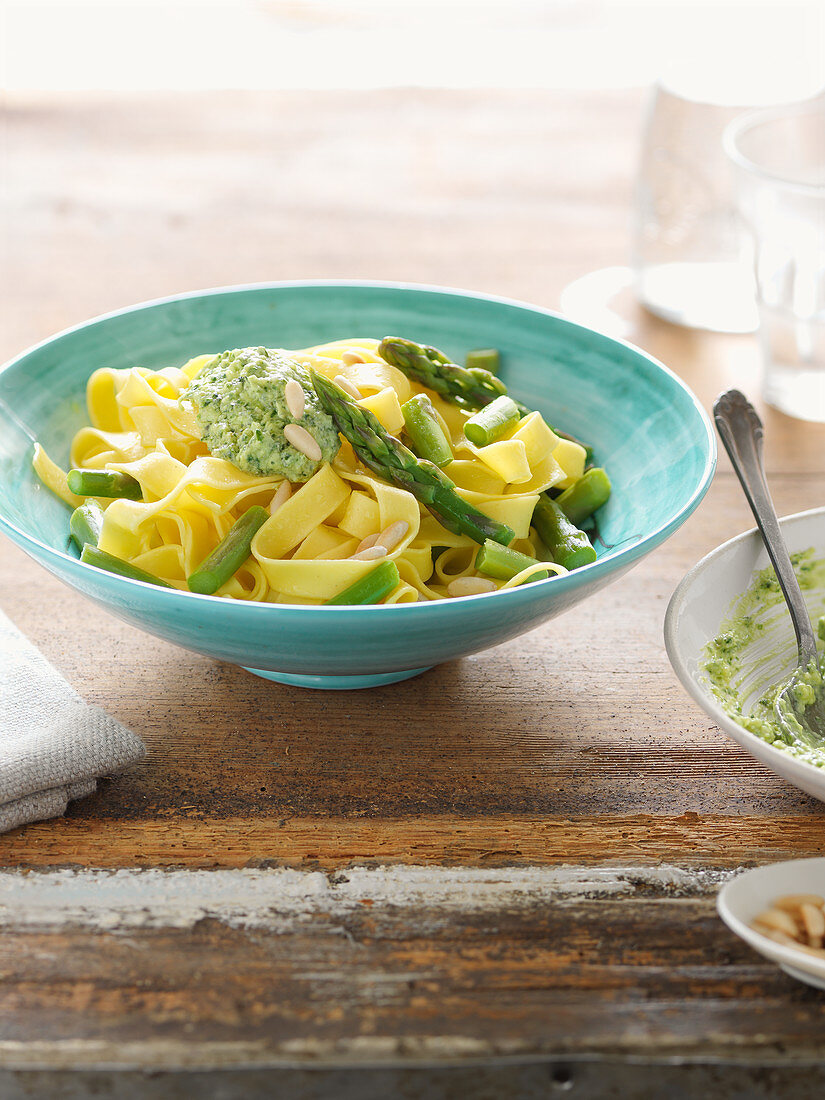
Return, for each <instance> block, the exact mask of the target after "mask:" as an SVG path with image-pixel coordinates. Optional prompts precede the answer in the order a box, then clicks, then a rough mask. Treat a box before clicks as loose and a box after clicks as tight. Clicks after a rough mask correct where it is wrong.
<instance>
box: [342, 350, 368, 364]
mask: <svg viewBox="0 0 825 1100" xmlns="http://www.w3.org/2000/svg"><path fill="white" fill-rule="evenodd" d="M341 362H342V363H346V365H347V366H348V367H351V366H353V365H354V364H355V363H363V362H364V359H363V357H362V356H360V355H359V354H358V352H357V351H345V352H344V353H343V355H342V356H341Z"/></svg>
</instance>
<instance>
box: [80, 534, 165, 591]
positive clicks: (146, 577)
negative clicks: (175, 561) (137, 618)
mask: <svg viewBox="0 0 825 1100" xmlns="http://www.w3.org/2000/svg"><path fill="white" fill-rule="evenodd" d="M80 560H81V561H82V562H85V563H86V565H93V566H94V567H95V568H96V569H105V570H106V572H107V573H117V574H118V576H120V577H128V578H129V580H132V581H143V582H144V584H154V585H157V586H158V587H160V588H172V587H173V586H172V585H171V584H168V583H167V582H166V581H162V580H161V579H160V577H156V576H155V575H154V573H147V572H146V570H145V569H139V568H138V567H137V566H136V565H130V564H129V562H128V561H123V559H122V558H116V557H115V556H114V554H107V553H106V551H105V550H99V549H98V548H97V547H96V546H91V545H90V544H89V543H86V545H85V546H84V547H83V550H82V551H81V554H80Z"/></svg>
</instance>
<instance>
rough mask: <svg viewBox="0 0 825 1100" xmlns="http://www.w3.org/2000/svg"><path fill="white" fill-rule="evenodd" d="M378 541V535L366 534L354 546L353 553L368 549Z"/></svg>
mask: <svg viewBox="0 0 825 1100" xmlns="http://www.w3.org/2000/svg"><path fill="white" fill-rule="evenodd" d="M376 542H378V535H377V534H375V535H367V537H366V538H365V539H361V541H360V542H359V543H358V545H357V546H356V547H355V553H356V554H360V553H361V551H362V550H369V549H370V547H371V546H375V544H376Z"/></svg>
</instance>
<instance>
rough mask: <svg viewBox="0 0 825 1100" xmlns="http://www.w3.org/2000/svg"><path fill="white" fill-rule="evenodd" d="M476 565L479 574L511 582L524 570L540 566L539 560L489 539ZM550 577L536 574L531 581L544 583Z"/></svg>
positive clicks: (478, 554)
mask: <svg viewBox="0 0 825 1100" xmlns="http://www.w3.org/2000/svg"><path fill="white" fill-rule="evenodd" d="M475 564H476V569H477V570H478V571H479V573H486V574H487V576H488V577H495V578H496V580H499V581H509V580H510V578H511V577H515V575H516V573H520V572H521V571H522V569H527V568H529V567H530V566H531V565H538V560H537V559H536V558H531V557H530V555H529V554H522V553H520V552H519V551H518V550H512V549H510V547H508V546H499V544H498V543H497V542H491V541H490V540H489V539H488V540H487V542H485V543H484V545H483V546H482V548H481V549H480V550H479V552H478V553H477V554H476V563H475ZM548 576H549V574H548V573H534V574H533V576H532V577H530V578H529V580H530V581H543V580H545V579H546V578H547V577H548Z"/></svg>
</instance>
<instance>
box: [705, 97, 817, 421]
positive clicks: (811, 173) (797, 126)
mask: <svg viewBox="0 0 825 1100" xmlns="http://www.w3.org/2000/svg"><path fill="white" fill-rule="evenodd" d="M724 148H725V151H726V153H727V155H728V157H729V159H730V161H731V163H732V164H733V166H734V167H735V171H736V178H737V184H738V198H739V210H740V213H741V221H742V224H743V226H744V228H745V231H746V239H747V240H748V241H749V244H750V249H751V257H752V264H753V270H754V272H755V276H756V291H757V306H758V311H759V340H760V344H761V347H762V357H763V364H764V376H763V395H764V398H765V400H766V401H767V402H769V403H770V404H771V405H773V406H774V407H775V408H777V409H780V410H781V411H782V412H785V413H787V414H788V415H789V416H795V417H798V418H800V419H802V420H814V421H821V422H825V99H821V100H819V101H818V102H815V103H808V104H802V105H798V106H796V107H793V108H787V107H786V108H777V109H774V110H764V111H755V112H753V113H750V114H748V115H745V116H744V117H742V118H740V119H738V120H736V121H735V122H733V123H731V124H730V126H729V127H728V129H727V130H726V131H725V135H724Z"/></svg>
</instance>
